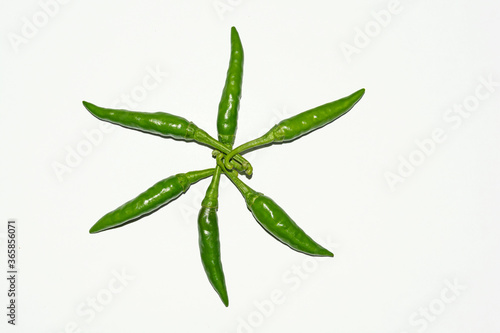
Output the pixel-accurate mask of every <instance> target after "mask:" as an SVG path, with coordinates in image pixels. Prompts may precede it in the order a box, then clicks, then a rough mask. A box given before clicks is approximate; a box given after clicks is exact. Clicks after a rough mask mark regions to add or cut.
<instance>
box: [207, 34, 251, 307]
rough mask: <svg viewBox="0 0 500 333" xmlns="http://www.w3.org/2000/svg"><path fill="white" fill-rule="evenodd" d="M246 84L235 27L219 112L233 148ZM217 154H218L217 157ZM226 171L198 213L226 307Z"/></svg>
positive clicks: (223, 136) (211, 275) (221, 130)
mask: <svg viewBox="0 0 500 333" xmlns="http://www.w3.org/2000/svg"><path fill="white" fill-rule="evenodd" d="M242 81H243V46H242V44H241V40H240V36H239V34H238V31H237V30H236V28H234V27H232V28H231V55H230V58H229V66H228V70H227V75H226V82H225V84H224V89H223V90H222V96H221V100H220V103H219V112H218V113H217V132H218V138H219V141H220V142H221V143H222V144H224V145H225V146H227V147H228V148H232V146H233V143H234V139H235V136H236V129H237V123H238V110H239V103H240V98H241V85H242ZM216 155H217V154H216ZM221 173H222V169H221V168H220V167H219V166H217V167H216V168H215V173H214V176H213V178H212V182H211V183H210V185H209V187H208V189H207V192H206V194H205V198H204V199H203V201H202V203H201V209H200V212H199V214H198V233H199V246H200V255H201V261H202V263H203V268H204V269H205V273H206V274H207V277H208V280H209V281H210V283H211V284H212V286H213V287H214V289H215V291H216V292H217V293H218V294H219V297H220V299H221V300H222V302H223V303H224V305H225V306H228V305H229V298H228V294H227V288H226V282H225V277H224V271H223V269H222V261H221V254H220V242H219V226H218V218H217V209H218V196H219V182H220V176H221Z"/></svg>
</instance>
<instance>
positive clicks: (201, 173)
mask: <svg viewBox="0 0 500 333" xmlns="http://www.w3.org/2000/svg"><path fill="white" fill-rule="evenodd" d="M214 172H215V169H214V168H210V169H205V170H198V171H190V172H186V174H185V175H186V178H187V179H188V181H189V182H190V183H196V182H197V181H199V180H201V179H203V178H207V177H209V176H211V175H212V174H214Z"/></svg>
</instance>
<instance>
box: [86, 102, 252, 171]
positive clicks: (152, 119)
mask: <svg viewBox="0 0 500 333" xmlns="http://www.w3.org/2000/svg"><path fill="white" fill-rule="evenodd" d="M83 105H84V106H85V108H86V109H87V110H88V111H89V112H90V113H92V114H93V115H94V116H95V117H97V118H99V119H101V120H104V121H108V122H110V123H113V124H117V125H122V126H124V127H127V128H132V129H137V130H141V131H144V132H148V133H152V134H159V135H161V136H164V137H170V138H174V139H178V140H185V141H195V142H198V143H201V144H204V145H207V146H209V147H211V148H213V149H217V150H220V151H222V152H224V153H226V154H227V153H229V151H230V149H228V148H227V147H226V146H225V145H223V144H221V143H220V142H219V141H217V140H215V139H214V138H212V137H211V136H210V135H209V134H208V133H207V132H205V131H204V130H202V129H201V128H199V127H198V126H196V125H195V124H194V123H193V122H190V121H188V120H187V119H185V118H183V117H179V116H175V115H173V114H169V113H165V112H154V113H151V112H138V111H128V110H117V109H108V108H103V107H99V106H97V105H94V104H92V103H89V102H85V101H83ZM235 160H236V161H238V162H239V163H240V164H241V165H242V167H243V169H244V170H246V171H245V172H246V173H247V174H248V175H251V174H252V167H251V165H250V163H249V162H248V161H247V160H245V159H244V158H243V157H241V156H236V157H235Z"/></svg>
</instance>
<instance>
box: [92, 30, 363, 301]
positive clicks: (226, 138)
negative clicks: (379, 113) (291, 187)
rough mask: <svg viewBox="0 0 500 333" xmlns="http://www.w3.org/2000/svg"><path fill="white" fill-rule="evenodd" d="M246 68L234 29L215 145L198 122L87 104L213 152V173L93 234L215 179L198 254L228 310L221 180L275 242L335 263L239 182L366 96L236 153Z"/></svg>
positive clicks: (107, 220)
mask: <svg viewBox="0 0 500 333" xmlns="http://www.w3.org/2000/svg"><path fill="white" fill-rule="evenodd" d="M243 60H244V55H243V47H242V44H241V40H240V37H239V34H238V32H237V31H236V28H234V27H232V28H231V55H230V59H229V68H228V70H227V76H226V82H225V85H224V89H223V91H222V97H221V100H220V103H219V110H218V114H217V132H218V140H216V139H214V138H213V137H211V136H210V135H209V134H208V133H207V132H205V131H204V130H202V129H201V128H199V127H198V126H196V125H195V124H194V123H193V122H190V121H188V120H186V119H184V118H182V117H179V116H175V115H172V114H168V113H164V112H156V113H147V112H135V111H127V110H115V109H107V108H102V107H98V106H96V105H94V104H91V103H88V102H85V101H84V102H83V105H84V106H85V108H86V109H87V110H88V111H89V112H90V113H92V114H93V115H94V116H96V117H97V118H99V119H101V120H104V121H108V122H111V123H114V124H117V125H121V126H124V127H127V128H132V129H136V130H140V131H143V132H147V133H152V134H157V135H161V136H163V137H170V138H175V139H179V140H185V141H195V142H197V143H199V144H202V145H205V146H208V147H210V148H212V149H213V156H214V157H215V158H216V161H217V162H216V165H215V168H211V169H205V170H198V171H191V172H187V173H181V174H177V175H174V176H171V177H168V178H166V179H163V180H161V181H159V182H158V183H156V184H154V185H153V186H152V187H150V188H149V189H147V190H146V191H144V192H143V193H141V194H139V196H137V197H136V198H134V199H132V200H130V201H128V202H126V203H125V204H123V205H122V206H120V207H118V208H116V209H115V210H113V211H111V212H109V213H107V214H106V215H104V216H103V217H102V218H100V219H99V220H98V221H97V222H96V223H95V224H94V225H93V226H92V227H91V228H90V233H97V232H100V231H104V230H107V229H111V228H116V227H119V226H122V225H124V224H128V223H131V222H135V221H137V220H138V219H140V218H141V217H143V216H144V215H146V214H149V213H151V212H153V211H155V210H157V209H159V208H160V207H162V206H165V205H166V204H168V203H169V202H171V201H172V200H174V199H175V198H177V197H179V196H180V195H181V194H183V193H185V192H186V191H187V190H188V189H189V187H190V186H191V184H193V183H196V182H197V181H199V180H201V179H204V178H207V177H210V176H212V181H211V182H210V185H209V186H208V188H207V191H206V195H205V198H204V199H203V201H202V202H201V208H200V212H199V214H198V230H199V247H200V254H201V261H202V264H203V267H204V269H205V272H206V274H207V277H208V280H209V281H210V283H211V284H212V286H213V288H214V289H215V290H216V292H217V293H218V295H219V297H220V298H221V300H222V302H223V303H224V305H225V306H228V304H229V299H228V294H227V289H226V283H225V278H224V272H223V269H222V261H221V253H220V242H219V226H218V219H217V209H218V196H219V193H218V192H219V191H218V190H219V182H220V178H221V175H222V174H225V175H226V176H227V177H228V178H229V179H230V180H231V181H232V182H233V183H234V185H235V186H236V187H237V188H238V190H239V191H240V192H241V194H242V195H243V197H244V198H245V202H246V204H247V207H248V209H249V210H250V211H251V212H252V214H253V216H254V217H255V219H256V220H257V222H258V223H259V224H260V225H261V226H262V227H263V228H264V229H266V230H267V231H268V232H269V233H270V234H271V235H272V236H274V237H275V238H276V239H278V240H279V241H281V242H282V243H284V244H285V245H288V246H289V247H290V248H292V249H294V250H296V251H299V252H302V253H305V254H308V255H313V256H325V257H333V254H332V253H331V252H330V251H328V250H327V249H325V248H324V247H322V246H321V245H319V244H318V243H316V242H315V241H314V240H313V239H312V238H311V237H309V236H308V235H307V234H306V233H305V232H304V231H303V230H302V229H301V228H300V227H299V226H298V225H297V224H296V223H295V222H294V221H293V220H292V218H291V217H290V216H289V215H288V214H287V213H286V212H285V211H284V210H283V209H282V208H281V207H280V206H279V205H278V204H277V203H276V202H274V201H273V200H272V199H271V198H269V197H267V196H265V195H264V194H262V193H259V192H256V191H254V190H253V189H252V188H250V187H249V186H248V185H247V184H245V183H244V182H243V181H242V180H241V179H240V178H239V174H246V175H247V177H249V176H251V175H252V172H253V169H252V166H251V164H250V163H249V162H248V161H247V160H246V159H244V158H243V157H242V156H241V154H243V153H244V152H245V151H248V150H250V149H257V148H260V147H263V146H267V145H270V144H273V143H275V142H276V143H278V142H287V141H292V140H295V139H297V138H299V137H301V136H303V135H305V134H307V133H309V132H311V131H313V130H315V129H318V128H320V127H323V126H325V125H327V124H329V123H331V122H332V121H334V120H335V119H337V118H338V117H340V116H342V115H343V114H345V113H347V112H348V111H349V110H350V109H351V108H352V107H353V106H354V105H355V104H356V103H357V102H358V101H359V100H360V99H361V97H362V96H363V94H364V92H365V90H364V89H360V90H358V91H356V92H354V93H353V94H351V95H349V96H347V97H344V98H341V99H339V100H336V101H334V102H331V103H327V104H324V105H321V106H318V107H316V108H313V109H311V110H307V111H304V112H302V113H299V114H298V115H296V116H293V117H291V118H288V119H284V120H282V121H281V122H279V123H278V124H277V125H275V126H274V127H272V128H271V129H270V130H269V131H268V132H267V133H266V134H264V135H263V136H261V137H259V138H257V139H255V140H252V141H249V142H247V143H244V144H242V145H241V146H239V147H237V148H235V149H233V144H234V140H235V136H236V128H237V120H238V111H239V106H240V98H241V87H242V82H243Z"/></svg>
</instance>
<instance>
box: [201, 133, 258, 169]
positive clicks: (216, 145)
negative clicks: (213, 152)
mask: <svg viewBox="0 0 500 333" xmlns="http://www.w3.org/2000/svg"><path fill="white" fill-rule="evenodd" d="M194 138H195V140H197V141H200V142H203V143H205V144H207V145H209V146H210V147H212V148H214V149H217V150H220V151H221V152H223V153H225V154H227V153H229V152H231V150H230V149H229V148H228V147H226V146H225V145H224V144H222V143H220V142H219V141H217V140H215V139H214V138H212V137H211V136H210V135H209V134H208V133H207V132H205V131H204V130H202V129H201V128H197V129H196V132H195V133H194ZM233 156H234V155H233ZM234 159H235V160H236V161H238V162H239V163H240V164H241V165H242V167H243V168H244V169H245V173H246V174H247V175H248V176H251V175H252V171H253V168H252V166H251V165H250V163H249V162H248V161H247V160H246V159H244V158H243V157H241V155H238V156H235V157H234ZM232 167H233V166H231V168H232Z"/></svg>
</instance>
